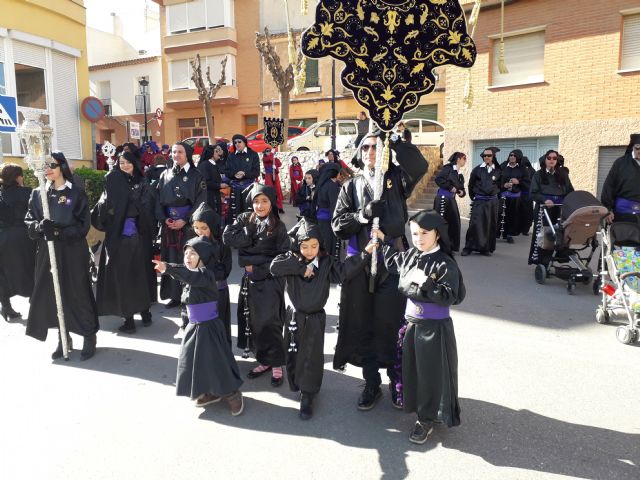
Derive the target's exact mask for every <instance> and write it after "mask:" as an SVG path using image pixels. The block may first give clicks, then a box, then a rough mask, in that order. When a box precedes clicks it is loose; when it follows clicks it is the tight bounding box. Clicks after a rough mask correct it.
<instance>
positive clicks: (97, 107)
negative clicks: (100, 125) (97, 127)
mask: <svg viewBox="0 0 640 480" xmlns="http://www.w3.org/2000/svg"><path fill="white" fill-rule="evenodd" d="M80 109H81V110H82V115H84V118H86V119H87V120H89V121H90V122H92V123H95V122H97V121H98V120H101V119H102V118H103V117H104V105H103V104H102V102H101V101H100V99H99V98H96V97H87V98H85V99H84V100H83V101H82V106H81V108H80Z"/></svg>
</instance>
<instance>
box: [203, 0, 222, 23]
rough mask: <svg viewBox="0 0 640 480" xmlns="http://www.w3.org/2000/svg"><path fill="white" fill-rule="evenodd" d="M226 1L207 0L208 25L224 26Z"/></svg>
mask: <svg viewBox="0 0 640 480" xmlns="http://www.w3.org/2000/svg"><path fill="white" fill-rule="evenodd" d="M225 3H226V2H225V1H224V0H207V27H209V28H214V27H222V26H223V25H225V17H226V12H225V6H226V5H225Z"/></svg>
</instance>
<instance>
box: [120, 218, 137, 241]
mask: <svg viewBox="0 0 640 480" xmlns="http://www.w3.org/2000/svg"><path fill="white" fill-rule="evenodd" d="M137 234H138V227H137V225H136V219H135V217H127V218H125V219H124V226H123V227H122V236H123V237H133V236H134V235H137Z"/></svg>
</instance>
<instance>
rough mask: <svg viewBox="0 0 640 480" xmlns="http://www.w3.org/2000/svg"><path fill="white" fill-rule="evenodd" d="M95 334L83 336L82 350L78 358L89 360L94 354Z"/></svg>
mask: <svg viewBox="0 0 640 480" xmlns="http://www.w3.org/2000/svg"><path fill="white" fill-rule="evenodd" d="M96 341H97V339H96V334H95V333H94V334H93V335H87V336H86V337H84V343H83V344H82V351H81V352H80V360H89V359H90V358H91V357H93V356H94V355H95V354H96Z"/></svg>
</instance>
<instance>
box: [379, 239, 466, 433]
mask: <svg viewBox="0 0 640 480" xmlns="http://www.w3.org/2000/svg"><path fill="white" fill-rule="evenodd" d="M384 257H385V264H386V266H387V269H388V270H389V271H391V272H395V273H397V274H399V275H400V281H399V284H398V289H399V290H400V292H401V293H402V294H403V295H404V296H405V297H406V298H407V307H406V310H405V315H404V318H405V325H403V327H402V328H401V329H400V332H399V338H398V342H399V346H400V345H401V348H399V349H398V353H399V355H400V358H399V359H398V366H401V369H402V375H401V378H402V383H401V384H400V385H396V390H397V391H398V399H399V400H400V401H401V402H402V403H403V406H404V410H405V412H410V413H412V412H415V413H416V414H417V415H418V419H419V420H420V421H422V422H426V421H432V422H436V423H444V424H446V425H447V426H449V427H453V426H456V425H459V424H460V404H459V402H458V352H457V348H456V336H455V332H454V329H453V321H452V320H451V317H450V315H449V307H450V306H451V305H458V304H459V303H461V302H462V301H463V300H464V297H465V295H466V290H465V286H464V282H463V280H462V274H461V273H460V270H459V269H458V264H457V263H456V261H455V260H454V259H453V258H452V257H450V256H449V255H447V254H446V253H444V252H442V251H440V250H437V251H435V252H433V253H422V252H420V251H419V250H418V249H416V248H411V249H410V250H408V251H406V252H399V251H397V250H395V249H394V248H392V247H389V246H385V247H384Z"/></svg>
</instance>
